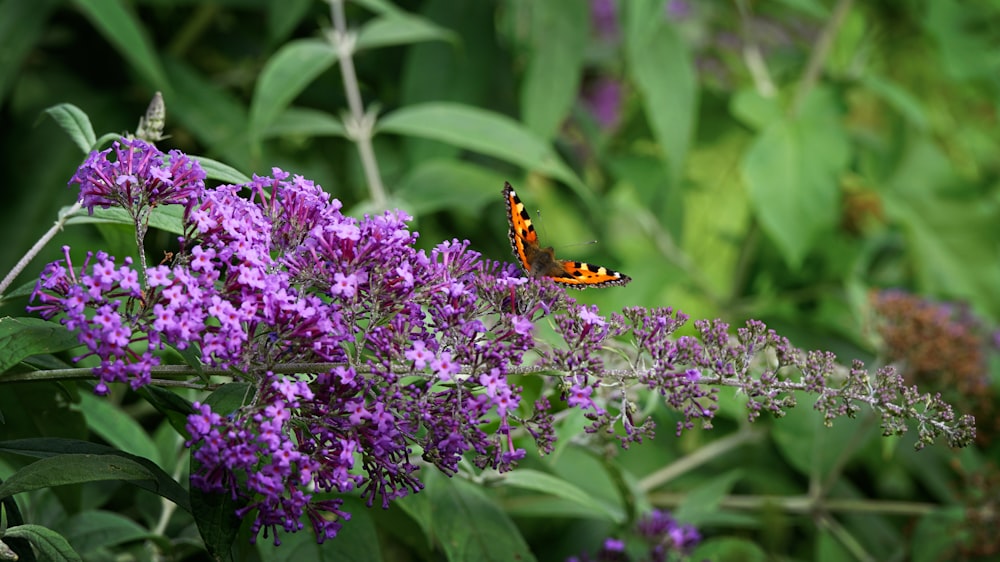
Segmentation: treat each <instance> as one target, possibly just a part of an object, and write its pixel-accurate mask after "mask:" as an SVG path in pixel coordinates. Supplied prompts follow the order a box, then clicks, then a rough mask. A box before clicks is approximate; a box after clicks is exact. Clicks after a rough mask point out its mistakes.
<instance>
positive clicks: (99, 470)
mask: <svg viewBox="0 0 1000 562" xmlns="http://www.w3.org/2000/svg"><path fill="white" fill-rule="evenodd" d="M3 445H4V444H0V447H2V448H4V449H6V447H4V446H3ZM152 479H153V474H152V473H151V472H149V470H148V469H147V468H146V467H145V466H143V465H141V464H139V463H138V462H135V461H133V460H132V459H129V458H125V457H122V456H118V455H92V454H63V455H54V456H50V457H46V458H43V459H41V460H38V461H35V462H33V463H31V464H29V465H28V466H26V467H24V468H22V469H20V470H18V471H17V472H15V473H14V474H13V475H11V477H10V478H8V479H7V480H6V481H5V482H4V483H3V484H0V498H5V497H7V496H11V495H14V494H19V493H21V492H30V491H32V490H41V489H44V488H50V487H52V486H65V485H66V484H81V483H85V482H102V481H107V480H115V481H128V480H152Z"/></svg>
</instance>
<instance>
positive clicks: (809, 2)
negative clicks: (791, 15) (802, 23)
mask: <svg viewBox="0 0 1000 562" xmlns="http://www.w3.org/2000/svg"><path fill="white" fill-rule="evenodd" d="M779 1H780V2H781V3H782V4H784V5H785V6H788V7H789V8H791V9H793V10H797V11H799V12H802V13H803V14H805V15H807V16H810V17H813V18H816V19H818V20H825V19H826V18H828V17H830V9H829V8H827V7H826V6H824V5H823V3H822V2H820V1H819V0H779Z"/></svg>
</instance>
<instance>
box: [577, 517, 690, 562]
mask: <svg viewBox="0 0 1000 562" xmlns="http://www.w3.org/2000/svg"><path fill="white" fill-rule="evenodd" d="M631 535H634V538H632V537H630V539H629V540H627V541H626V540H622V539H617V538H608V539H605V541H604V544H602V545H601V549H600V550H599V551H598V553H597V555H596V556H595V557H593V558H592V557H590V556H588V555H583V556H580V557H573V558H570V559H569V560H568V561H567V562H589V561H591V560H592V561H594V562H629V561H631V560H642V561H643V562H664V561H666V560H678V559H686V557H687V556H688V555H690V554H691V551H692V550H694V548H695V547H697V546H698V544H699V543H700V542H701V533H699V532H698V529H696V528H695V527H694V526H693V525H686V524H681V523H678V522H677V520H676V519H674V518H673V516H672V515H670V512H667V511H662V510H659V509H654V510H653V511H651V512H650V513H649V514H648V515H646V516H644V517H642V518H640V519H639V520H638V521H636V524H635V528H634V529H632V533H631ZM636 557H638V558H636Z"/></svg>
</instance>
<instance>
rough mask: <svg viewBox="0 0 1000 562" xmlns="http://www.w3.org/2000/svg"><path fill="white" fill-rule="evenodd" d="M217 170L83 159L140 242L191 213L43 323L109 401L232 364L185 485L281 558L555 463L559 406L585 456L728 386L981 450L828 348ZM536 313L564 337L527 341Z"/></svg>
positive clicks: (763, 403) (309, 191)
mask: <svg viewBox="0 0 1000 562" xmlns="http://www.w3.org/2000/svg"><path fill="white" fill-rule="evenodd" d="M112 154H114V158H111V155H112ZM204 177H205V176H204V173H203V172H202V171H201V169H200V167H199V166H198V164H197V163H196V162H195V161H193V160H191V159H189V158H188V157H187V156H185V155H183V154H181V153H179V152H171V153H169V154H163V153H162V152H160V151H159V150H158V149H156V147H154V146H153V145H150V144H148V143H145V142H143V141H140V140H121V141H118V142H117V143H115V146H114V147H113V149H111V150H107V151H103V152H95V153H94V154H92V155H91V156H90V158H89V159H88V160H87V162H86V163H85V164H84V165H83V166H82V167H81V168H80V170H79V171H78V173H77V174H76V175H75V176H74V177H73V180H72V182H71V184H78V185H79V186H80V193H81V199H82V202H83V205H84V206H86V207H88V208H91V209H92V208H93V207H96V206H99V207H107V206H117V207H122V208H124V209H125V210H126V211H127V212H128V214H129V216H130V217H133V220H134V221H135V222H136V227H137V231H138V230H142V231H143V232H144V225H145V224H146V222H147V221H148V220H149V216H150V214H151V213H152V212H154V210H155V209H156V208H157V207H159V206H163V205H168V204H181V205H183V206H184V213H183V228H184V234H183V235H182V236H181V237H180V239H179V244H180V246H179V250H178V251H177V252H175V253H174V254H172V255H171V256H170V260H169V261H165V262H164V263H162V264H160V265H156V266H153V267H148V268H147V267H136V266H135V265H134V264H133V263H132V262H131V261H130V260H128V259H125V260H122V261H121V262H120V263H119V262H118V261H117V260H116V259H115V258H114V257H112V256H109V255H107V254H105V253H97V254H93V255H89V256H88V257H87V259H86V260H84V263H82V264H81V265H80V266H76V265H74V263H72V261H71V259H70V254H69V251H68V249H67V250H66V252H65V255H66V257H65V259H64V260H61V261H59V262H56V263H53V264H50V265H49V266H48V267H47V268H46V270H45V271H44V273H43V274H42V276H41V279H40V280H39V282H38V285H37V288H36V290H35V292H34V294H33V305H32V307H31V309H32V310H34V311H36V312H38V313H39V314H40V315H41V316H43V317H44V318H56V317H58V318H59V321H60V322H62V323H63V324H64V325H65V326H66V327H67V328H68V329H70V330H72V331H74V332H75V333H77V334H78V338H79V341H80V343H81V345H82V346H83V348H84V349H85V352H84V353H83V354H82V355H81V356H80V357H78V358H77V359H78V360H85V359H86V360H87V361H90V362H91V364H93V365H95V366H94V368H93V372H94V375H95V376H96V377H97V378H98V379H99V382H98V384H97V386H96V389H95V390H96V392H97V393H99V394H104V393H107V392H108V385H109V384H112V383H128V384H130V385H131V386H132V388H139V387H141V386H143V385H146V384H149V383H150V382H151V380H152V377H153V376H154V375H156V374H157V368H158V367H160V362H161V358H162V356H163V354H162V353H161V352H162V351H163V350H165V349H166V348H167V347H171V348H174V349H177V350H181V351H184V354H183V355H184V356H185V357H187V358H189V360H190V361H194V362H200V365H192V373H195V372H196V370H197V369H200V368H207V367H211V368H214V369H227V370H228V373H229V374H230V376H232V377H233V378H234V379H235V380H237V381H239V382H240V383H242V384H244V385H246V393H245V394H246V398H245V400H244V401H243V403H242V405H241V406H240V407H239V408H237V409H236V410H235V411H216V410H214V409H213V407H212V406H214V405H215V404H213V401H212V399H211V397H209V399H207V400H205V401H204V402H196V403H194V404H193V405H192V410H191V412H190V415H189V417H188V423H187V431H188V433H189V440H188V445H189V446H190V447H191V448H192V450H193V456H194V458H195V460H196V461H197V464H196V465H195V468H193V470H192V477H191V479H192V483H193V484H194V485H195V486H197V487H198V488H200V489H202V490H205V491H209V492H219V493H226V494H229V495H230V496H231V497H232V498H233V499H234V500H236V502H237V504H238V506H239V507H238V508H237V509H238V511H237V514H238V515H239V516H240V517H246V518H252V520H253V523H252V530H253V536H254V537H256V536H257V535H258V534H259V533H260V532H261V531H263V532H264V536H265V537H267V536H268V535H269V534H270V535H273V539H274V541H275V542H276V543H277V542H280V541H279V533H280V532H281V531H284V532H296V531H299V530H301V529H303V528H304V527H305V524H306V522H308V523H309V524H310V525H311V526H312V528H313V530H314V531H315V533H316V535H317V539H318V540H319V541H320V542H322V541H323V540H325V539H328V538H332V537H335V536H336V535H337V533H338V531H339V529H340V527H341V522H342V521H343V520H345V519H349V518H350V513H348V512H346V511H344V510H343V509H342V507H343V502H342V500H340V499H337V497H336V493H338V492H347V491H350V490H355V489H358V490H361V494H362V496H363V497H364V498H365V499H366V500H367V502H368V504H369V505H373V504H375V503H378V504H380V505H382V506H388V505H389V503H390V502H392V501H393V500H394V499H397V498H400V497H402V496H404V495H406V494H409V493H413V492H417V491H419V490H420V489H421V488H422V483H421V481H420V480H419V479H418V475H417V470H418V468H419V467H420V466H421V465H424V466H427V465H433V466H435V467H437V468H438V469H440V470H442V471H444V472H445V473H447V474H449V475H452V474H455V473H456V472H457V471H458V470H459V463H460V462H462V461H463V460H467V461H469V462H471V463H472V464H473V465H475V466H476V467H479V468H481V469H485V468H493V469H497V470H500V471H505V470H509V469H511V468H512V467H513V466H514V465H515V464H516V462H517V461H518V460H519V459H521V458H523V457H524V455H525V454H526V449H525V448H524V447H525V446H526V445H527V444H528V443H531V442H532V441H533V442H534V446H535V447H537V448H538V449H539V450H540V451H541V452H542V453H547V452H549V451H550V450H551V448H552V443H553V442H554V440H555V431H554V428H553V420H554V413H555V411H556V410H562V409H565V408H578V409H580V410H581V411H583V412H585V414H586V416H587V417H588V418H589V419H590V420H591V422H592V423H591V426H590V427H588V428H587V431H588V433H589V434H590V436H591V437H592V438H593V439H594V440H596V441H601V440H603V441H604V442H608V441H609V440H610V441H611V442H614V441H615V440H617V441H618V442H619V443H620V445H622V446H628V445H629V444H630V443H635V442H640V441H642V439H643V438H644V437H646V436H650V435H652V432H653V429H654V428H653V424H652V422H651V420H649V419H646V420H637V419H635V416H634V414H635V411H636V410H637V409H636V407H635V406H634V404H635V400H636V393H637V392H647V391H649V392H655V393H658V394H660V395H661V396H662V398H663V400H664V402H665V403H666V404H667V405H669V406H670V407H673V408H675V409H677V410H678V411H680V412H681V413H682V414H683V421H681V422H679V423H678V425H677V427H676V431H677V432H680V431H682V430H683V429H685V428H690V427H693V426H694V424H695V423H697V422H699V421H700V422H701V423H702V424H703V425H704V426H710V424H711V420H712V417H713V415H714V412H715V411H716V407H717V404H716V401H717V395H716V391H717V388H718V387H719V386H734V387H738V388H740V389H741V390H742V391H743V394H744V395H745V396H746V398H747V403H748V412H749V417H750V418H751V419H753V418H755V417H757V416H758V415H760V413H761V412H765V411H766V412H772V413H774V414H777V415H781V413H782V411H783V408H786V407H788V406H790V405H793V404H794V402H793V400H792V394H791V391H795V390H805V391H808V392H810V393H812V394H813V395H815V396H816V403H815V407H816V408H817V409H820V410H821V411H823V412H824V414H825V415H826V417H827V420H828V421H832V420H833V419H834V418H835V417H837V416H841V415H853V414H854V413H855V412H856V411H857V410H858V409H859V404H860V403H867V404H870V405H871V406H872V407H874V408H875V409H876V411H877V412H879V414H881V415H882V418H883V425H884V428H885V430H886V432H887V433H888V432H902V431H905V429H906V425H905V423H904V422H905V421H907V420H911V419H916V420H917V421H918V422H919V427H920V442H921V443H927V442H930V441H931V440H933V439H934V438H936V437H938V436H941V435H944V436H945V437H946V438H947V440H948V442H949V443H950V444H952V445H964V444H967V443H968V442H969V441H970V439H972V437H973V436H974V426H973V421H972V419H971V418H969V417H962V418H960V419H956V416H955V415H954V414H953V413H952V411H951V409H950V407H948V406H947V404H944V403H943V402H941V401H940V399H938V398H936V397H928V396H923V395H920V394H919V393H918V392H917V391H916V389H915V388H913V387H907V386H905V385H904V383H903V380H902V378H901V377H899V376H898V375H896V374H895V373H894V372H893V371H892V370H891V369H883V370H879V371H877V372H876V373H875V374H874V375H871V374H869V373H868V372H867V371H866V370H865V369H864V367H863V366H862V365H860V364H857V365H855V367H854V369H852V370H851V371H850V373H849V374H848V375H847V376H846V378H845V377H840V378H839V379H834V378H832V377H831V375H832V374H833V373H834V372H835V368H836V365H835V362H834V359H835V358H834V357H833V355H832V354H829V353H820V352H811V353H803V352H801V351H800V350H797V349H795V348H794V347H793V346H792V345H791V344H790V343H789V342H788V340H786V339H785V338H783V337H781V336H779V335H777V334H776V333H774V332H773V331H771V330H768V329H767V328H766V327H765V326H764V325H763V324H762V323H760V322H756V321H750V322H748V323H747V324H746V326H745V327H743V328H740V329H738V330H736V331H735V333H731V331H730V328H729V326H728V325H726V324H725V323H723V322H721V321H712V322H709V321H698V322H695V323H694V327H695V334H696V335H685V336H680V337H678V336H676V335H674V333H675V332H676V331H677V330H678V329H679V328H681V326H683V325H684V324H685V323H686V322H687V320H688V318H687V316H685V315H684V314H682V313H680V312H678V311H674V310H671V309H653V310H649V309H643V308H630V309H627V310H625V311H624V312H623V314H612V315H610V316H608V317H605V316H602V315H600V314H599V313H598V311H597V310H596V308H593V307H585V306H580V305H577V304H575V302H574V301H573V300H572V299H570V298H569V297H567V296H566V295H565V293H564V292H563V290H562V289H560V288H558V287H555V286H554V285H553V284H552V283H550V282H548V281H546V280H542V279H526V278H524V277H523V276H522V274H521V273H519V272H518V271H516V270H515V268H514V267H513V266H511V265H503V264H498V263H494V262H488V261H485V260H482V259H481V258H480V255H479V254H478V253H477V252H475V251H472V250H470V249H469V247H468V243H467V242H459V241H451V242H444V243H441V244H439V245H437V246H436V247H435V248H433V249H432V250H430V251H429V252H428V251H424V250H418V249H416V247H415V241H416V239H417V235H416V233H414V232H411V231H409V230H408V228H407V226H406V221H407V220H408V218H409V217H407V216H406V215H405V214H404V213H402V212H399V211H395V212H386V213H384V214H382V215H378V216H365V217H364V218H361V219H355V218H351V217H348V216H345V215H344V214H342V213H341V204H340V202H339V201H337V200H336V199H332V198H330V196H329V195H328V194H327V193H325V192H324V191H323V190H322V189H320V187H319V186H317V185H314V184H313V183H312V182H310V181H308V180H306V179H304V178H302V177H298V176H294V177H293V176H290V175H289V174H288V173H286V172H283V171H281V170H279V169H274V170H272V175H271V176H270V177H254V179H253V180H252V181H251V182H250V183H248V184H246V185H240V186H233V185H224V186H221V187H216V188H206V187H205V185H204ZM137 241H138V242H139V245H140V253H142V252H143V251H144V248H143V247H142V236H137ZM542 318H547V319H548V320H550V321H551V322H552V324H553V326H554V328H555V332H556V333H557V334H558V336H559V338H558V339H559V340H561V341H557V342H556V343H542V342H540V341H538V340H537V339H536V336H535V331H534V327H535V323H536V322H537V321H539V320H540V319H542ZM629 342H630V343H629ZM609 346H617V348H618V349H617V350H616V351H618V352H619V353H616V354H607V353H605V351H606V350H607V348H608V347H609ZM529 351H532V352H533V354H534V355H533V357H535V360H534V363H533V365H531V366H524V364H525V363H526V360H525V359H526V358H525V356H526V354H527V353H528V352H529ZM541 371H545V372H551V373H555V374H556V375H558V376H553V377H544V381H545V386H544V388H543V391H542V393H541V396H540V397H539V398H538V399H537V400H536V401H535V402H534V403H533V404H528V403H527V402H526V401H525V400H524V397H523V395H522V389H521V388H519V387H517V386H516V385H514V384H513V383H512V379H511V378H510V377H509V375H512V374H524V373H538V372H541ZM192 378H193V379H195V380H197V379H196V377H194V376H192ZM677 540H681V539H677Z"/></svg>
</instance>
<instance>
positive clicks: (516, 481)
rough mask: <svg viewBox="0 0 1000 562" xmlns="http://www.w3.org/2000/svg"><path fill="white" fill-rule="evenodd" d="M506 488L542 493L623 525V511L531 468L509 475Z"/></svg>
mask: <svg viewBox="0 0 1000 562" xmlns="http://www.w3.org/2000/svg"><path fill="white" fill-rule="evenodd" d="M502 482H503V484H504V485H505V486H511V487H514V488H522V489H525V490H532V491H535V492H542V493H544V494H547V495H552V496H555V497H557V498H562V499H564V500H568V501H570V502H573V503H575V504H577V505H578V506H580V507H582V508H584V509H585V510H586V511H587V512H589V513H591V514H592V515H593V516H595V517H596V516H603V518H605V519H607V520H608V521H613V522H615V523H622V522H623V521H624V520H625V514H624V513H623V512H622V511H621V510H616V509H611V508H609V507H608V506H607V505H604V504H602V503H601V502H599V501H597V500H595V499H594V498H593V496H591V495H590V494H588V493H587V492H586V491H584V490H582V489H580V488H578V487H577V486H574V485H573V484H570V483H569V482H567V481H565V480H562V479H561V478H557V477H555V476H552V475H551V474H546V473H544V472H540V471H537V470H532V469H530V468H519V469H517V470H514V471H512V472H509V473H508V474H507V477H506V478H505V479H504V480H503V481H502Z"/></svg>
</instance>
